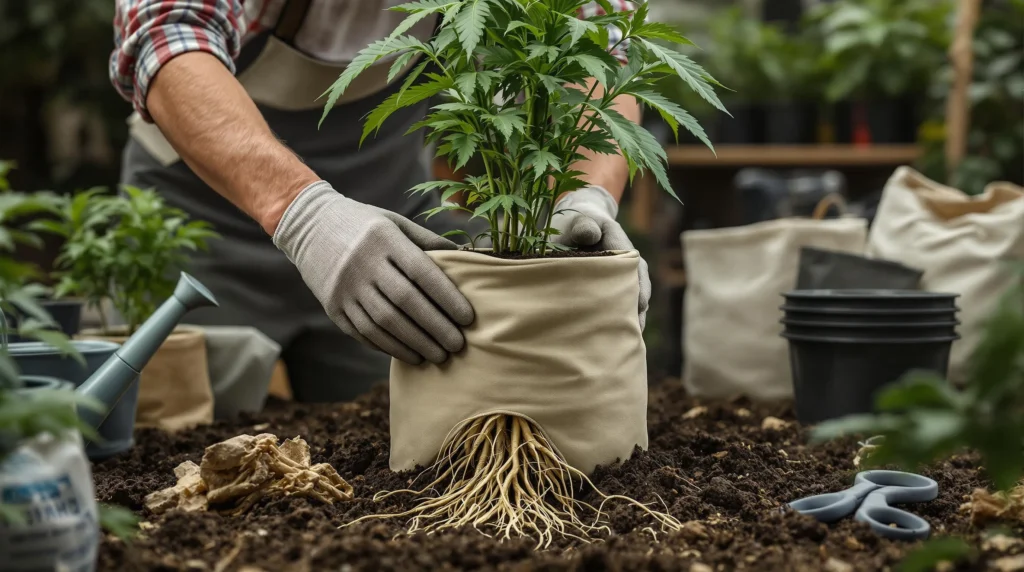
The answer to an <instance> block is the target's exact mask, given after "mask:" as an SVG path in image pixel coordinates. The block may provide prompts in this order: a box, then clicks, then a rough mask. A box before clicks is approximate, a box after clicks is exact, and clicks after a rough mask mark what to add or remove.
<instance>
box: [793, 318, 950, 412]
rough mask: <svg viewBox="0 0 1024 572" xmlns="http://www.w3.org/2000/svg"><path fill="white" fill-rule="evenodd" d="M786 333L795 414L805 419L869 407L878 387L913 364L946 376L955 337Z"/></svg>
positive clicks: (870, 408)
mask: <svg viewBox="0 0 1024 572" xmlns="http://www.w3.org/2000/svg"><path fill="white" fill-rule="evenodd" d="M782 336H783V337H784V338H787V339H788V340H789V359H790V364H791V367H792V370H793V390H794V393H795V397H796V415H797V418H798V419H799V420H800V422H801V423H819V422H821V421H825V420H827V419H834V418H837V417H842V416H844V415H851V414H856V413H870V412H871V411H873V410H874V404H875V396H876V394H877V393H878V391H879V390H880V389H882V388H883V387H885V386H887V385H889V384H891V383H893V382H895V381H897V380H899V379H900V378H901V377H902V376H903V375H904V374H906V373H907V372H909V371H912V370H922V371H931V372H934V373H937V374H939V375H941V376H945V375H946V372H947V368H948V366H949V352H950V348H951V347H952V345H953V341H954V340H955V339H957V336H945V337H937V338H932V339H925V338H922V339H912V338H907V339H903V340H866V339H854V338H842V337H825V336H801V335H797V334H788V333H783V334H782Z"/></svg>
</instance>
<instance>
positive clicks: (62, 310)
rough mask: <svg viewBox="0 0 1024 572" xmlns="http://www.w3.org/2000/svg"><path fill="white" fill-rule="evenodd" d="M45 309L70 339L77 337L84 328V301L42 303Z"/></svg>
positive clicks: (49, 301) (60, 300) (59, 300)
mask: <svg viewBox="0 0 1024 572" xmlns="http://www.w3.org/2000/svg"><path fill="white" fill-rule="evenodd" d="M42 306H43V309H45V310H46V311H47V312H49V313H50V316H52V317H53V320H54V321H55V322H57V325H58V326H59V327H60V331H62V332H64V335H66V336H68V337H72V336H75V335H76V334H78V332H79V330H81V328H82V301H81V300H63V299H58V300H46V301H44V302H43V303H42Z"/></svg>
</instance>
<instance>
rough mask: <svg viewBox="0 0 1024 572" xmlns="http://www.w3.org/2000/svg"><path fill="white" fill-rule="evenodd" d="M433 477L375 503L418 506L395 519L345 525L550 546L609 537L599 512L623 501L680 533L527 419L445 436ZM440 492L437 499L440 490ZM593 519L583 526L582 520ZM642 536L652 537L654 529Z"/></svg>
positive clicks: (481, 421)
mask: <svg viewBox="0 0 1024 572" xmlns="http://www.w3.org/2000/svg"><path fill="white" fill-rule="evenodd" d="M429 471H433V472H434V475H436V477H435V478H434V480H433V481H432V482H430V483H429V484H428V485H426V486H425V487H423V488H422V489H420V490H409V489H403V490H396V491H386V492H381V493H377V494H376V495H375V496H374V500H375V501H381V500H383V499H386V498H388V497H391V496H394V495H397V494H411V495H416V496H419V497H421V498H419V499H417V500H418V503H417V504H416V506H415V507H413V508H411V509H409V510H406V511H404V512H400V513H395V514H376V515H367V516H364V517H362V518H359V519H357V520H355V521H352V522H350V523H347V524H344V525H342V527H345V526H351V525H353V524H355V523H357V522H361V521H364V520H370V519H382V518H404V517H409V524H408V529H407V530H406V532H407V533H408V534H413V533H416V532H424V533H427V534H433V533H436V532H440V531H442V530H446V529H451V528H457V527H462V526H470V527H472V528H474V529H476V530H478V531H479V532H480V533H482V534H484V535H486V536H489V537H497V538H501V539H509V538H512V537H514V536H515V537H531V538H535V539H536V540H537V548H548V547H550V545H551V544H552V542H553V541H554V540H555V538H558V537H568V538H575V539H577V540H580V541H582V542H590V541H592V540H593V539H594V538H595V536H597V535H599V534H608V533H610V532H611V530H610V528H609V527H608V525H607V524H603V523H602V521H603V520H604V518H603V517H604V516H605V512H604V506H605V504H606V503H607V502H609V501H613V500H614V501H623V502H626V503H628V504H631V505H633V506H635V507H638V508H640V509H641V510H643V511H644V512H645V513H647V514H648V515H649V516H651V517H652V519H653V520H654V522H655V526H657V527H658V528H660V529H661V530H662V531H666V530H681V529H682V523H680V522H679V521H678V520H676V519H675V518H674V517H672V516H671V515H669V514H667V513H665V512H660V511H657V510H654V509H652V508H650V507H649V506H647V505H645V504H643V503H640V502H639V501H636V500H634V499H631V498H629V497H626V496H622V495H606V494H604V493H602V492H601V491H599V490H597V487H595V486H594V483H593V482H591V481H590V479H589V478H588V477H587V476H586V475H585V474H583V473H582V472H580V471H578V470H576V469H575V468H573V467H572V466H570V465H569V464H568V463H566V462H565V460H564V459H562V458H561V456H560V455H559V454H558V453H557V452H556V450H555V448H554V447H553V446H552V445H551V443H550V442H549V441H548V440H547V437H545V436H544V434H543V433H542V432H541V431H540V430H539V429H538V428H537V427H536V426H534V425H533V423H532V422H531V421H529V420H527V419H524V418H522V417H519V416H516V415H506V414H495V415H487V416H483V417H477V418H475V419H473V420H471V421H468V422H466V423H465V424H463V426H462V427H461V428H460V429H459V430H458V431H456V432H455V433H454V434H453V435H452V436H450V437H449V439H448V441H447V442H446V445H445V447H444V448H443V449H442V453H441V454H440V455H439V456H438V460H437V461H436V462H435V463H434V464H433V465H432V466H431V467H430V468H428V469H427V470H426V471H424V473H423V474H425V473H427V472H429ZM583 487H589V488H590V489H592V490H594V491H595V492H597V494H598V496H600V497H601V499H602V500H601V504H600V505H599V506H598V507H596V508H595V507H594V506H592V505H590V504H588V503H585V502H583V501H580V500H577V499H576V498H574V493H575V492H576V491H577V489H578V488H583ZM438 490H440V491H441V492H440V493H438V492H437V491H438ZM586 513H591V514H593V521H585V520H584V519H583V517H582V515H583V514H586ZM644 530H646V531H649V532H651V534H652V535H653V534H655V529H654V527H647V528H645V529H644Z"/></svg>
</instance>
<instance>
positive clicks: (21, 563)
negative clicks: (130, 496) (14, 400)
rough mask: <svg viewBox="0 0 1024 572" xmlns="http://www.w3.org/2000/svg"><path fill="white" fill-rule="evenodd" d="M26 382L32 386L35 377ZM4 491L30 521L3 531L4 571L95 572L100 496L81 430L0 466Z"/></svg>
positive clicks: (43, 441)
mask: <svg viewBox="0 0 1024 572" xmlns="http://www.w3.org/2000/svg"><path fill="white" fill-rule="evenodd" d="M24 381H25V382H26V385H27V386H29V387H31V386H32V385H33V384H32V379H31V378H27V379H24ZM57 383H58V384H59V383H60V382H57ZM65 384H66V383H65ZM37 385H39V386H40V387H41V386H43V385H45V383H41V384H37ZM66 385H67V384H66ZM51 387H52V385H51ZM68 390H69V391H70V386H68ZM0 491H2V497H3V503H4V505H5V506H6V507H7V508H9V509H12V510H14V511H16V512H18V513H21V515H22V516H23V518H24V520H25V521H26V522H25V524H23V525H18V524H5V525H4V526H0V555H2V562H3V563H2V564H0V568H2V569H3V570H5V571H7V572H21V571H24V572H28V571H37V570H75V571H76V572H91V571H92V570H95V569H96V555H97V553H98V551H99V539H100V531H99V525H98V524H97V506H96V500H95V497H96V494H95V489H94V486H93V481H92V472H91V471H90V468H89V461H88V460H87V459H86V457H85V451H84V449H83V447H82V438H81V435H79V434H78V432H77V431H75V432H68V433H66V434H64V435H62V436H61V437H56V436H54V435H52V434H49V433H44V434H41V435H38V436H36V437H34V438H32V439H28V440H25V441H23V442H22V443H21V444H20V445H19V447H18V448H17V449H15V450H14V451H13V452H12V453H11V454H10V455H9V456H8V457H7V458H6V459H4V461H3V462H2V463H0Z"/></svg>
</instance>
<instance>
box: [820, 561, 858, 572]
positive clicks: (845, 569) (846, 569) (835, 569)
mask: <svg viewBox="0 0 1024 572" xmlns="http://www.w3.org/2000/svg"><path fill="white" fill-rule="evenodd" d="M825 572H853V566H850V564H848V563H846V562H843V561H842V560H839V559H838V558H829V559H828V560H826V561H825Z"/></svg>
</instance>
